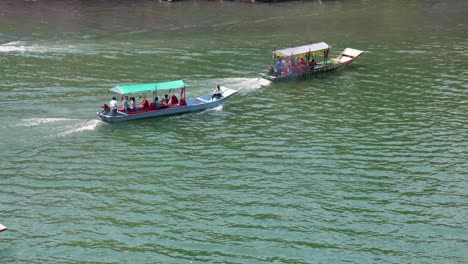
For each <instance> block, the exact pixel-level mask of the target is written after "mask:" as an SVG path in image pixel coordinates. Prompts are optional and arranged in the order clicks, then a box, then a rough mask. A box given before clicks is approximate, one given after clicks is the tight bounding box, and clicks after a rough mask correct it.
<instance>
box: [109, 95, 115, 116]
mask: <svg viewBox="0 0 468 264" xmlns="http://www.w3.org/2000/svg"><path fill="white" fill-rule="evenodd" d="M109 108H110V111H111V114H112V115H116V114H117V100H116V99H115V96H113V97H112V100H111V101H110V102H109Z"/></svg>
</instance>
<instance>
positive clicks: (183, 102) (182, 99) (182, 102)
mask: <svg viewBox="0 0 468 264" xmlns="http://www.w3.org/2000/svg"><path fill="white" fill-rule="evenodd" d="M179 105H180V106H186V105H187V102H186V101H185V99H184V98H180V102H179Z"/></svg>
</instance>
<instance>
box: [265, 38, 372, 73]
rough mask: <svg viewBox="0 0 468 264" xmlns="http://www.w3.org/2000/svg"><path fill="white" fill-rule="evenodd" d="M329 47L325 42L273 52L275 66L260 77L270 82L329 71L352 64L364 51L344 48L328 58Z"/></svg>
mask: <svg viewBox="0 0 468 264" xmlns="http://www.w3.org/2000/svg"><path fill="white" fill-rule="evenodd" d="M330 48H331V47H330V46H329V45H328V44H327V43H325V42H320V43H314V44H308V45H303V46H298V47H292V48H286V49H280V50H275V51H273V55H274V60H275V62H274V63H275V65H274V66H270V67H268V71H267V73H260V75H261V76H262V77H263V78H265V79H267V80H270V81H280V80H287V79H291V78H297V77H301V76H304V75H310V74H315V73H320V72H325V71H331V70H334V69H336V68H339V67H342V66H344V65H348V64H350V63H352V62H353V61H354V60H355V59H356V58H357V57H359V56H360V55H361V54H363V53H364V51H361V50H356V49H351V48H346V49H345V50H344V51H343V52H341V54H340V55H338V56H337V57H336V58H332V59H330V58H329V53H330Z"/></svg>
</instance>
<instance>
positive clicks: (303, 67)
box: [297, 57, 307, 73]
mask: <svg viewBox="0 0 468 264" xmlns="http://www.w3.org/2000/svg"><path fill="white" fill-rule="evenodd" d="M297 66H298V70H299V72H300V73H302V72H304V71H305V70H306V68H307V63H306V62H305V60H304V58H303V57H301V59H300V60H299V61H298V62H297Z"/></svg>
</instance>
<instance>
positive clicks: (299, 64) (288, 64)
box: [268, 56, 317, 77]
mask: <svg viewBox="0 0 468 264" xmlns="http://www.w3.org/2000/svg"><path fill="white" fill-rule="evenodd" d="M316 65H317V63H316V62H315V59H312V60H311V61H310V62H309V63H307V62H306V61H305V60H304V57H301V58H300V59H299V60H297V61H296V60H295V59H294V57H286V59H285V62H283V60H282V58H281V57H279V56H278V58H277V61H276V64H275V67H274V68H273V67H268V75H271V76H276V77H278V76H286V75H296V74H303V73H305V72H307V71H311V70H313V69H314V68H315V66H316Z"/></svg>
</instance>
